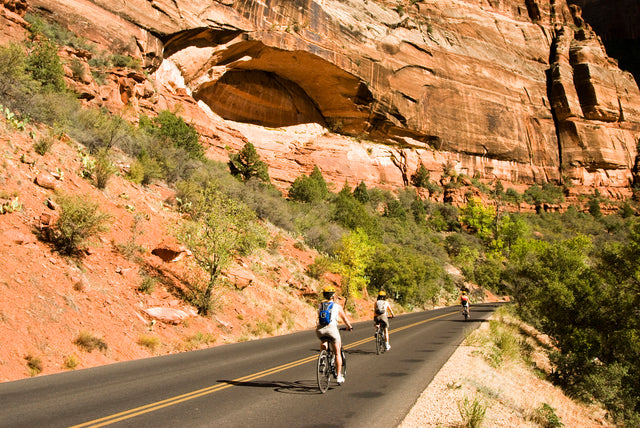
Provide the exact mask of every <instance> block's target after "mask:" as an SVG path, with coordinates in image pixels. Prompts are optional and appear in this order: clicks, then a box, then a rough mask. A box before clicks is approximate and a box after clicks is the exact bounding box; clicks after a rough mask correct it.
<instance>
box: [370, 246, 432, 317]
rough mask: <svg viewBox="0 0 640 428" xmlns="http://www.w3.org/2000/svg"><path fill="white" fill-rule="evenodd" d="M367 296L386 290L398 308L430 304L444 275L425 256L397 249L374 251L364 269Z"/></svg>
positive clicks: (391, 247) (381, 248)
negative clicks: (367, 279) (366, 278)
mask: <svg viewBox="0 0 640 428" xmlns="http://www.w3.org/2000/svg"><path fill="white" fill-rule="evenodd" d="M366 276H367V277H368V278H369V291H370V293H372V294H373V293H377V292H378V291H379V290H386V291H387V292H388V293H389V295H390V296H392V297H393V299H394V300H395V301H396V302H398V303H400V304H401V305H407V306H413V305H423V304H425V303H433V302H434V300H435V298H436V297H437V295H438V293H439V291H440V290H441V288H442V287H443V278H444V276H445V274H444V271H443V269H442V267H441V266H440V264H439V263H438V262H437V261H436V260H435V259H433V258H431V257H429V256H428V255H423V254H417V253H414V252H411V251H409V250H407V249H405V248H404V247H402V246H400V245H384V246H382V245H380V246H377V247H376V251H375V253H374V254H373V258H372V261H371V263H369V264H368V266H367V269H366Z"/></svg>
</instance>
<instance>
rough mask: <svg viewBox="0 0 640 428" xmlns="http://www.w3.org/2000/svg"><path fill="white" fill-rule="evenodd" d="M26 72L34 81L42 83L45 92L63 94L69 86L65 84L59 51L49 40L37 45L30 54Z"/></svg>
mask: <svg viewBox="0 0 640 428" xmlns="http://www.w3.org/2000/svg"><path fill="white" fill-rule="evenodd" d="M26 70H27V71H28V72H30V73H31V76H32V77H33V79H34V80H36V81H38V82H40V84H41V85H42V87H43V88H44V89H45V90H48V91H52V92H62V91H64V90H65V89H66V87H67V85H66V84H65V83H64V69H63V68H62V63H61V62H60V57H59V56H58V49H57V47H56V45H55V44H54V43H52V42H51V41H49V40H46V39H45V40H42V41H39V42H38V43H36V45H35V47H34V48H33V50H32V51H31V52H30V53H29V56H28V57H27V62H26Z"/></svg>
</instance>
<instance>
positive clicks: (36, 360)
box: [24, 354, 42, 377]
mask: <svg viewBox="0 0 640 428" xmlns="http://www.w3.org/2000/svg"><path fill="white" fill-rule="evenodd" d="M24 359H25V360H27V368H28V369H29V376H31V377H33V376H37V375H39V374H40V373H42V360H41V359H40V357H35V356H33V355H32V354H28V355H27V356H26V357H24Z"/></svg>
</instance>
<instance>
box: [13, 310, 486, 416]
mask: <svg viewBox="0 0 640 428" xmlns="http://www.w3.org/2000/svg"><path fill="white" fill-rule="evenodd" d="M496 307H497V305H491V304H485V305H474V306H473V307H472V312H471V315H472V318H471V319H470V320H469V321H466V322H465V321H464V319H463V317H462V315H461V314H460V311H459V308H458V307H449V308H442V309H436V310H433V311H428V312H420V313H412V314H406V315H401V316H399V317H396V318H394V319H392V320H391V328H390V332H391V336H390V341H391V350H390V351H388V352H386V353H384V354H381V355H376V352H375V342H374V340H373V331H374V329H373V324H372V322H371V321H370V320H369V321H366V322H360V323H355V324H354V329H353V331H350V332H346V331H343V332H342V337H343V342H344V346H345V351H346V354H347V355H346V356H347V376H346V379H347V380H346V382H345V384H344V385H342V386H338V385H336V384H335V383H332V386H331V387H330V389H329V390H328V391H327V392H326V394H321V393H320V391H319V390H318V386H317V381H316V374H315V370H316V358H317V354H318V346H319V341H318V340H317V339H316V337H315V332H314V331H313V330H307V331H302V332H297V333H294V334H288V335H285V336H278V337H271V338H267V339H262V340H254V341H250V342H242V343H236V344H229V345H223V346H217V347H213V348H209V349H204V350H199V351H193V352H185V353H180V354H174V355H167V356H162V357H156V358H148V359H143V360H136V361H129V362H123V363H116V364H111V365H108V366H103V367H96V368H91V369H85V370H77V371H73V372H66V373H60V374H55V375H49V376H40V377H35V378H30V379H25V380H19V381H15V382H6V383H1V384H0V427H12V428H18V427H29V428H33V427H71V426H75V427H98V426H107V425H112V426H120V427H125V426H126V427H133V426H135V427H240V426H241V427H270V428H274V427H320V426H322V427H331V426H336V427H367V426H369V427H393V426H396V425H397V424H398V423H400V422H401V421H402V419H403V418H404V416H405V415H406V414H407V412H408V411H409V410H410V409H411V407H412V406H413V404H414V403H415V400H416V399H417V398H418V396H419V395H420V393H421V392H422V391H423V390H424V389H425V388H426V386H427V385H428V384H429V382H430V381H431V380H432V379H433V377H434V376H435V374H436V373H437V372H438V370H439V369H440V368H441V367H442V365H443V364H444V363H445V362H446V361H447V359H448V358H449V356H450V355H451V354H452V353H453V351H454V350H455V348H456V347H457V346H458V345H459V344H460V342H461V341H462V340H463V339H464V336H465V334H466V333H467V332H468V331H469V330H471V329H473V328H475V327H477V326H478V325H479V324H480V322H482V321H483V320H485V319H486V318H488V317H489V316H490V314H491V312H493V310H494V309H495V308H496Z"/></svg>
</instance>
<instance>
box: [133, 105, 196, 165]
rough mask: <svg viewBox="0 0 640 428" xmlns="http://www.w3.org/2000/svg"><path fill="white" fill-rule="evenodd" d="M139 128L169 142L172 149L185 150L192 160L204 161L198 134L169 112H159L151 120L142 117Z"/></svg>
mask: <svg viewBox="0 0 640 428" xmlns="http://www.w3.org/2000/svg"><path fill="white" fill-rule="evenodd" d="M139 127H140V129H142V130H143V131H144V132H146V133H148V134H150V135H152V136H154V137H156V138H159V139H160V140H163V139H164V140H168V141H170V142H171V143H172V144H173V146H174V147H176V148H181V149H183V150H185V151H186V152H187V153H188V154H189V156H190V157H191V158H193V159H200V160H202V159H204V148H203V147H202V145H200V141H199V140H200V135H199V134H198V132H197V131H196V130H195V128H194V127H193V126H191V125H188V124H187V123H186V122H185V121H184V119H182V118H181V117H179V116H177V115H176V114H175V113H172V112H170V111H169V110H163V111H161V112H160V113H159V114H158V116H157V117H155V118H153V119H149V118H148V117H146V116H142V117H141V118H140V125H139Z"/></svg>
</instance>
